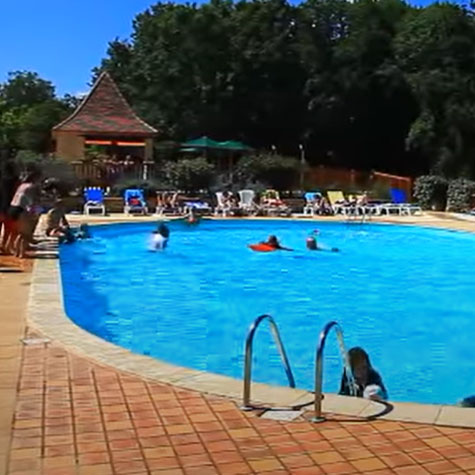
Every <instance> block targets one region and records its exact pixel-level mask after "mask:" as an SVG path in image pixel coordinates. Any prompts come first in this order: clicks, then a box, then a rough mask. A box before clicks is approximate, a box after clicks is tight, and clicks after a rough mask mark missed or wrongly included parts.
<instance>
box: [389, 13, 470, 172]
mask: <svg viewBox="0 0 475 475" xmlns="http://www.w3.org/2000/svg"><path fill="white" fill-rule="evenodd" d="M395 50H396V55H397V59H398V62H399V64H400V65H401V68H402V69H403V71H404V72H405V74H406V76H407V78H408V81H409V83H410V84H411V86H412V88H413V90H414V91H415V93H416V94H417V98H418V102H419V108H420V113H419V117H418V118H417V119H416V120H414V122H413V124H412V126H411V130H410V132H409V134H408V140H407V146H408V147H409V149H410V150H413V151H415V152H417V153H418V154H420V155H421V156H422V157H423V158H424V160H425V162H426V163H427V164H428V167H430V168H431V169H432V170H433V171H435V172H438V173H443V174H446V175H449V176H457V175H459V174H464V175H468V176H473V174H474V173H475V164H473V160H470V158H469V157H471V156H472V155H473V153H474V152H475V127H474V123H473V117H474V114H475V80H474V74H475V54H474V51H475V25H474V22H473V17H472V15H471V13H470V12H469V11H467V10H465V9H464V8H462V7H459V6H456V5H451V4H436V5H431V6H429V7H427V8H425V9H422V10H420V11H413V12H411V14H409V15H407V16H406V17H405V19H404V21H403V22H402V24H401V27H400V30H399V32H398V35H397V37H396V38H395Z"/></svg>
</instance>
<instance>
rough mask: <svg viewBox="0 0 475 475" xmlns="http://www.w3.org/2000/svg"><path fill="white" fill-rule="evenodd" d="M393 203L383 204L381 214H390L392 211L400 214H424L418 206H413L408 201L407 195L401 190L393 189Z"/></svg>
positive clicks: (391, 191)
mask: <svg viewBox="0 0 475 475" xmlns="http://www.w3.org/2000/svg"><path fill="white" fill-rule="evenodd" d="M390 193H391V201H392V203H386V204H382V205H381V206H380V208H381V214H382V213H383V212H385V213H386V214H390V213H391V212H392V211H395V212H396V213H398V214H406V215H411V214H416V213H422V208H421V207H420V206H417V205H412V204H411V203H409V202H408V201H407V195H406V192H405V191H404V190H401V189H399V188H391V190H390Z"/></svg>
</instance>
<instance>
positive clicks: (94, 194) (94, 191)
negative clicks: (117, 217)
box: [83, 188, 106, 216]
mask: <svg viewBox="0 0 475 475" xmlns="http://www.w3.org/2000/svg"><path fill="white" fill-rule="evenodd" d="M91 211H99V214H101V215H102V216H105V214H106V207H105V206H104V193H103V191H102V190H101V189H100V188H84V207H83V213H84V214H91Z"/></svg>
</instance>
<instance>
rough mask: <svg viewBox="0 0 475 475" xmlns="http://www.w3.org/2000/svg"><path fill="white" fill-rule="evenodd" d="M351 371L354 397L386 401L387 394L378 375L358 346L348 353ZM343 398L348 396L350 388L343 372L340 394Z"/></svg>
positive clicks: (344, 371)
mask: <svg viewBox="0 0 475 475" xmlns="http://www.w3.org/2000/svg"><path fill="white" fill-rule="evenodd" d="M348 359H349V362H350V367H351V371H352V372H353V377H354V379H355V383H356V387H357V390H356V396H357V397H364V398H366V399H373V400H386V399H387V398H388V393H387V391H386V388H385V386H384V383H383V379H382V378H381V376H380V374H379V373H378V372H377V371H376V370H375V369H374V368H373V367H372V366H371V362H370V360H369V356H368V353H366V351H365V350H363V348H360V347H358V346H356V347H354V348H351V349H350V350H349V351H348ZM338 394H341V395H343V396H350V395H351V393H350V386H349V384H348V379H347V377H346V370H343V375H342V377H341V386H340V392H339V393H338Z"/></svg>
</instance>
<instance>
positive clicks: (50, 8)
mask: <svg viewBox="0 0 475 475" xmlns="http://www.w3.org/2000/svg"><path fill="white" fill-rule="evenodd" d="M154 3H156V2H155V1H153V0H0V19H1V22H0V82H4V81H5V80H6V79H7V74H8V72H10V71H17V70H27V71H35V72H37V73H38V74H39V75H40V76H41V77H42V78H44V79H47V80H49V81H52V82H53V84H54V85H55V86H56V92H57V94H58V95H60V96H62V95H64V94H66V93H69V94H77V93H83V92H87V91H88V90H89V86H88V83H89V81H90V79H91V69H92V68H93V67H95V66H98V65H99V64H100V62H101V59H102V58H104V57H105V53H106V51H107V46H108V44H109V42H110V41H112V40H114V39H115V38H116V37H119V38H121V39H125V38H128V37H129V36H130V34H131V32H132V20H133V19H134V17H135V16H136V14H137V13H141V12H143V11H144V10H146V9H147V8H148V7H149V6H150V5H152V4H154Z"/></svg>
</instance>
